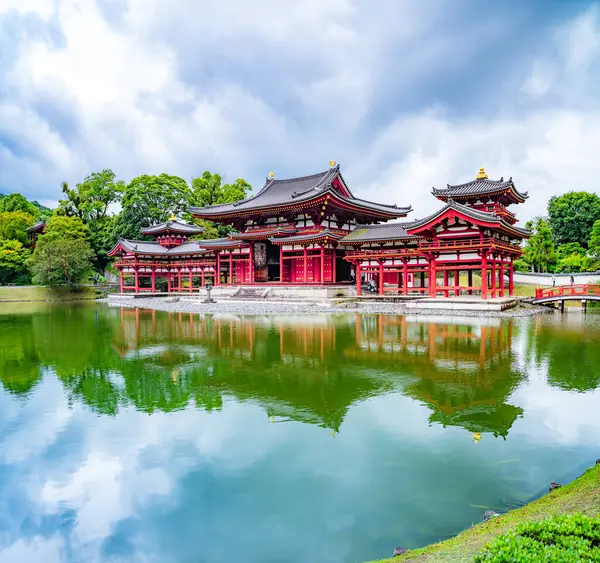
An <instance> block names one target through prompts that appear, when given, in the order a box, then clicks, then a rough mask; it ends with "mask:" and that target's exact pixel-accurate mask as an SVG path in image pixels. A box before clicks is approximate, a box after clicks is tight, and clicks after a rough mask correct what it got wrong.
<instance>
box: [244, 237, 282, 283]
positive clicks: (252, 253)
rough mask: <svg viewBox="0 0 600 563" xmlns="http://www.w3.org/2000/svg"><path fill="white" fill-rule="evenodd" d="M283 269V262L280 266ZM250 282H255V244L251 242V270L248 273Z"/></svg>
mask: <svg viewBox="0 0 600 563" xmlns="http://www.w3.org/2000/svg"><path fill="white" fill-rule="evenodd" d="M279 267H280V268H282V269H283V264H281V265H280V266H279ZM248 277H249V280H248V281H249V282H250V283H254V244H252V243H250V272H249V274H248Z"/></svg>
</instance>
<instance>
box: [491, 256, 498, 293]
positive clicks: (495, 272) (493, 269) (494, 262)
mask: <svg viewBox="0 0 600 563" xmlns="http://www.w3.org/2000/svg"><path fill="white" fill-rule="evenodd" d="M491 275H492V298H494V297H497V295H496V279H497V278H498V269H497V268H496V258H494V259H493V260H492V269H491Z"/></svg>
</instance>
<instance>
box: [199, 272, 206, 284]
mask: <svg viewBox="0 0 600 563" xmlns="http://www.w3.org/2000/svg"><path fill="white" fill-rule="evenodd" d="M200 275H201V276H202V282H201V283H202V287H204V277H205V274H204V268H202V269H201V270H200Z"/></svg>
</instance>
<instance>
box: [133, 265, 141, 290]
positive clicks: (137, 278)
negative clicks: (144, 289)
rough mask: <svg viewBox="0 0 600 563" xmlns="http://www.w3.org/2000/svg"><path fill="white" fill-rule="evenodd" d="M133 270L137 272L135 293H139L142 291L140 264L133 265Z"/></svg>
mask: <svg viewBox="0 0 600 563" xmlns="http://www.w3.org/2000/svg"><path fill="white" fill-rule="evenodd" d="M133 271H134V273H135V289H134V293H139V291H140V276H139V272H138V266H134V267H133Z"/></svg>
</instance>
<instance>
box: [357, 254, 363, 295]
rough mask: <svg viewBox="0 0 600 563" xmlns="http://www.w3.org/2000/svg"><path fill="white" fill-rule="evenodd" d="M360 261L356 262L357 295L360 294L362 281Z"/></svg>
mask: <svg viewBox="0 0 600 563" xmlns="http://www.w3.org/2000/svg"><path fill="white" fill-rule="evenodd" d="M361 275H362V274H361V273H360V262H357V263H356V295H360V290H361V283H360V277H361Z"/></svg>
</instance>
